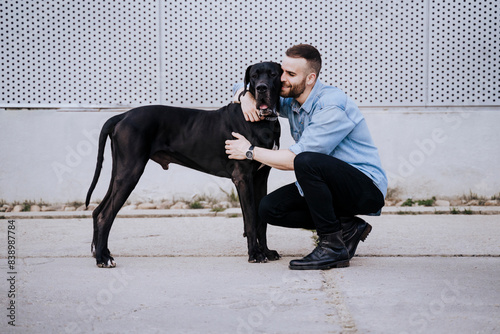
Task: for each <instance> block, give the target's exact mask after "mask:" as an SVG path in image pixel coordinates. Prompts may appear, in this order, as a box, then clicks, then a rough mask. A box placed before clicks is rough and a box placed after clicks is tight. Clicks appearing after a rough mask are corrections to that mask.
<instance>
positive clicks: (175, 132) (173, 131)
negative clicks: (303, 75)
mask: <svg viewBox="0 0 500 334" xmlns="http://www.w3.org/2000/svg"><path fill="white" fill-rule="evenodd" d="M281 74H282V70H281V66H280V65H279V64H277V63H272V62H266V63H259V64H255V65H253V66H250V67H248V69H247V70H246V73H245V80H244V81H245V87H249V88H248V90H249V91H250V92H251V93H252V94H253V95H254V96H255V98H256V101H257V106H256V107H257V108H258V109H260V111H261V114H262V116H265V117H266V119H265V120H263V121H260V122H253V123H252V122H247V121H245V119H244V117H243V113H242V111H241V106H240V105H239V104H234V103H231V104H229V105H228V106H226V107H223V108H221V109H219V110H215V111H206V110H196V109H187V108H176V107H168V106H146V107H139V108H135V109H132V110H129V111H127V112H125V113H123V114H120V115H117V116H114V117H112V118H110V119H109V120H108V121H107V122H106V123H105V124H104V126H103V127H102V130H101V134H100V136H99V150H98V155H97V166H96V170H95V174H94V179H93V181H92V184H91V186H90V189H89V191H88V193H87V199H86V202H85V203H86V205H87V206H88V204H89V202H90V196H91V194H92V192H93V190H94V188H95V186H96V184H97V180H98V179H99V174H100V172H101V168H102V162H103V160H104V157H103V155H104V147H105V144H106V139H107V137H108V136H109V137H110V138H111V150H112V157H113V167H112V174H111V183H110V186H109V189H108V192H107V193H106V196H105V197H104V199H103V200H102V202H101V203H100V204H99V206H98V207H97V208H96V209H95V210H94V212H93V214H92V216H93V218H94V236H93V240H92V248H94V247H95V257H96V261H97V266H98V267H103V268H110V267H115V266H116V264H115V261H114V259H113V257H112V256H111V253H110V251H109V249H108V236H109V232H110V230H111V225H112V224H113V220H114V219H115V217H116V215H117V213H118V211H119V210H120V208H121V207H122V205H123V204H124V203H125V201H126V200H127V198H128V197H129V195H130V193H131V192H132V190H133V189H134V188H135V186H136V184H137V182H138V181H139V178H140V177H141V175H142V173H143V172H144V168H145V167H146V163H147V162H148V161H149V160H150V159H151V160H153V161H155V162H157V163H159V164H160V165H161V166H162V167H163V169H168V165H169V164H170V163H176V164H179V165H182V166H186V167H190V168H193V169H196V170H199V171H202V172H205V173H209V174H212V175H216V176H221V177H227V178H231V179H232V181H233V182H234V184H235V185H236V189H237V191H238V195H239V198H240V204H241V209H242V212H243V220H244V231H245V235H246V237H247V242H248V255H249V259H248V261H249V262H266V261H267V260H277V259H279V257H280V256H279V254H278V253H277V252H276V251H273V250H269V249H268V247H267V240H266V228H267V226H266V224H265V223H264V222H262V221H260V219H259V217H258V214H257V208H258V205H259V203H260V200H261V199H262V197H263V196H264V195H266V193H267V178H268V176H269V172H270V167H268V166H263V165H261V164H260V163H258V162H256V161H252V160H243V161H240V160H230V159H228V157H227V155H226V153H225V148H224V142H225V141H226V140H227V139H232V135H231V132H232V131H235V132H238V133H240V134H242V135H244V136H245V137H246V138H247V139H248V140H249V141H250V142H251V143H252V145H255V146H259V147H265V148H269V149H270V148H273V147H275V146H278V145H279V136H280V126H279V122H278V121H277V117H276V113H277V111H278V109H279V93H280V89H281Z"/></svg>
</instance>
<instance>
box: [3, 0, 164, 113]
mask: <svg viewBox="0 0 500 334" xmlns="http://www.w3.org/2000/svg"><path fill="white" fill-rule="evenodd" d="M0 10H1V11H0V21H1V22H2V25H1V30H0V31H1V35H0V36H1V44H2V52H1V58H2V59H1V60H2V73H1V90H2V93H1V100H0V101H1V103H2V104H3V105H5V104H11V105H29V106H40V105H42V106H44V105H51V106H81V105H85V106H88V105H90V106H94V105H97V106H109V105H111V106H120V105H131V104H145V103H152V102H155V101H157V97H158V93H159V91H158V87H159V80H158V69H159V57H158V54H159V43H158V41H159V38H160V35H159V27H158V24H159V22H158V17H159V15H158V5H157V4H156V1H140V2H138V1H122V0H121V1H88V0H87V1H46V0H44V1H12V0H9V1H5V0H4V1H1V4H0Z"/></svg>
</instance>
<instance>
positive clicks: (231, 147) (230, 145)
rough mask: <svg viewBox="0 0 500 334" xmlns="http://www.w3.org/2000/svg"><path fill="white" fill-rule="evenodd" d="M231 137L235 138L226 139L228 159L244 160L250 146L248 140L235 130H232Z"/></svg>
mask: <svg viewBox="0 0 500 334" xmlns="http://www.w3.org/2000/svg"><path fill="white" fill-rule="evenodd" d="M232 135H233V137H235V138H237V139H234V140H226V146H225V148H226V154H227V155H228V158H229V159H235V160H245V159H246V158H247V156H246V153H247V150H248V148H249V147H250V145H252V144H250V142H249V141H248V140H247V139H246V138H245V137H244V136H242V135H240V134H239V133H237V132H232Z"/></svg>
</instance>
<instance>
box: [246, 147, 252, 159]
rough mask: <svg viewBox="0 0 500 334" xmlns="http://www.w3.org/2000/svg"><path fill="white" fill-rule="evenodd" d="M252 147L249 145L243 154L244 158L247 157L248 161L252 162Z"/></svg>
mask: <svg viewBox="0 0 500 334" xmlns="http://www.w3.org/2000/svg"><path fill="white" fill-rule="evenodd" d="M253 148H254V146H253V145H250V147H249V148H248V150H247V152H246V153H245V156H246V157H247V159H248V160H253Z"/></svg>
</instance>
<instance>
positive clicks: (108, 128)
mask: <svg viewBox="0 0 500 334" xmlns="http://www.w3.org/2000/svg"><path fill="white" fill-rule="evenodd" d="M123 117H125V113H123V114H120V115H116V116H113V117H111V118H110V119H108V120H107V121H106V123H104V125H103V126H102V129H101V133H100V135H99V147H98V151H97V164H96V166H95V172H94V179H93V180H92V184H91V185H90V188H89V191H88V192H87V199H86V200H85V207H88V206H89V203H90V196H91V195H92V192H93V191H94V189H95V186H96V185H97V180H99V175H101V169H102V162H103V161H104V148H105V146H106V139H107V138H108V136H110V138H111V133H112V132H113V130H114V128H115V126H116V124H118V122H120V121H121V120H122V119H123Z"/></svg>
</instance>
